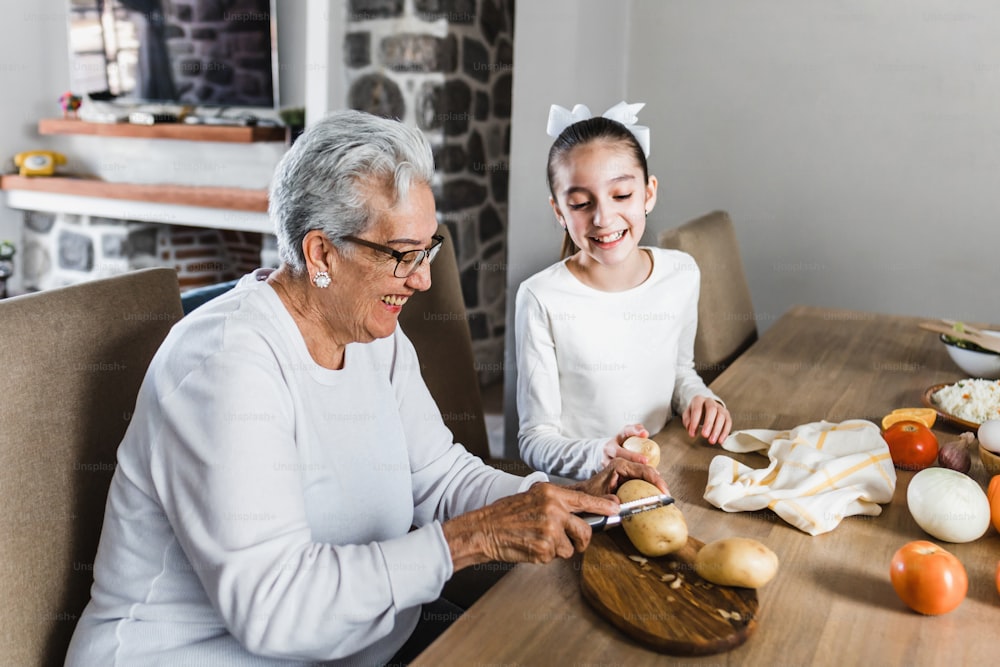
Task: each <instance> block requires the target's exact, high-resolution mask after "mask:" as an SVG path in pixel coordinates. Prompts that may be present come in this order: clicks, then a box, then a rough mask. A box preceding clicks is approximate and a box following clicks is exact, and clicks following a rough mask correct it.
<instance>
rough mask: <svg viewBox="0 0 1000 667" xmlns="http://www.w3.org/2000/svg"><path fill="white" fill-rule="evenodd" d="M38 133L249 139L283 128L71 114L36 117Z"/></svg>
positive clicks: (280, 135)
mask: <svg viewBox="0 0 1000 667" xmlns="http://www.w3.org/2000/svg"><path fill="white" fill-rule="evenodd" d="M38 132H39V134H87V135H93V136H98V137H133V138H142V139H177V140H181V141H220V142H225V143H253V142H257V141H271V142H278V141H285V128H283V127H263V126H232V125H188V124H186V123H158V124H156V125H134V124H132V123H88V122H86V121H82V120H76V119H73V118H45V119H42V120H40V121H38Z"/></svg>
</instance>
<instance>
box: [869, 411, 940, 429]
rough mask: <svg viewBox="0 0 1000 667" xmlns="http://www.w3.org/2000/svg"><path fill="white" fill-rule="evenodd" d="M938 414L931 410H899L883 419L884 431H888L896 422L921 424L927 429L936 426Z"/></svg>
mask: <svg viewBox="0 0 1000 667" xmlns="http://www.w3.org/2000/svg"><path fill="white" fill-rule="evenodd" d="M936 420H937V413H936V412H934V410H932V409H930V408H899V409H898V410H893V411H892V412H890V413H889V414H887V415H886V416H885V417H882V430H883V431H884V430H886V429H887V428H889V427H890V426H892V425H893V424H895V423H896V422H903V421H912V422H920V423H921V424H923V425H924V426H926V427H927V428H931V427H933V426H934V422H935V421H936Z"/></svg>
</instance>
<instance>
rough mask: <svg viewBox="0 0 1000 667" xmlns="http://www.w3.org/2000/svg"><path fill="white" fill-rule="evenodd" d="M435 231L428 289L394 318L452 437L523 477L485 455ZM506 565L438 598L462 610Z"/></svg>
mask: <svg viewBox="0 0 1000 667" xmlns="http://www.w3.org/2000/svg"><path fill="white" fill-rule="evenodd" d="M438 234H441V235H442V236H444V237H445V240H444V247H442V248H441V252H439V253H438V256H437V257H436V258H435V259H434V263H433V264H431V288H430V289H429V290H427V291H426V292H419V293H417V294H414V295H413V296H412V297H410V300H409V302H407V304H406V306H405V307H404V308H403V311H402V313H401V314H400V316H399V323H400V326H402V327H403V331H405V332H406V335H407V336H408V337H409V338H410V340H411V341H412V342H413V347H415V348H416V350H417V357H418V358H419V359H420V368H421V372H422V373H423V376H424V382H426V383H427V388H428V389H430V392H431V395H432V396H433V397H434V400H435V401H436V402H437V405H438V409H439V410H440V411H441V416H442V417H444V421H445V423H446V424H447V425H448V428H450V429H451V431H452V433H453V434H454V436H455V441H456V442H460V443H462V444H463V445H465V448H466V449H468V450H469V451H470V452H472V453H473V454H475V455H476V456H478V457H480V458H481V459H483V460H484V461H486V462H487V463H489V464H490V465H492V466H494V467H497V468H500V469H501V470H506V471H507V472H511V473H514V474H516V475H527V474H528V473H530V472H532V471H531V469H530V468H529V467H528V466H527V465H525V464H524V463H523V462H521V461H509V460H500V459H494V458H492V457H490V447H489V439H488V437H487V434H486V418H485V416H484V413H483V402H482V395H481V393H480V391H479V377H478V375H477V373H476V365H475V357H474V356H473V352H472V335H471V334H470V332H469V322H468V316H467V315H466V310H465V300H464V298H463V296H462V284H461V277H460V274H459V270H458V262H457V260H456V255H455V247H454V244H453V242H452V238H451V234H450V233H449V232H448V228H447V227H445V226H444V225H441V226H440V227H439V228H438ZM509 569H510V568H509V567H508V566H506V565H504V564H502V563H493V564H491V566H490V567H486V568H467V569H465V570H460V571H459V572H456V573H455V576H454V577H453V578H452V579H451V581H449V582H448V584H447V585H446V586H445V590H444V596H445V597H446V598H447V599H448V600H450V601H452V602H454V603H455V604H457V605H459V606H461V607H465V608H468V607H469V606H470V605H471V604H472V603H473V602H474V601H475V600H476V599H478V598H479V597H480V596H481V595H482V594H483V593H484V592H485V591H486V590H487V589H489V587H490V586H492V585H493V584H494V583H496V581H497V580H499V578H500V577H501V576H502V575H503V574H505V573H506V572H507V571H508V570H509Z"/></svg>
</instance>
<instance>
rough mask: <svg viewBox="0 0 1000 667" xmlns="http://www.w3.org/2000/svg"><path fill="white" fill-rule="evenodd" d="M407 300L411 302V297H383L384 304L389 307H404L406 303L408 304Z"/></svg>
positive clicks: (388, 295) (387, 295)
mask: <svg viewBox="0 0 1000 667" xmlns="http://www.w3.org/2000/svg"><path fill="white" fill-rule="evenodd" d="M407 300H409V297H406V296H394V295H392V294H386V295H385V296H384V297H382V303H384V304H386V305H388V306H402V305H403V304H404V303H406V302H407Z"/></svg>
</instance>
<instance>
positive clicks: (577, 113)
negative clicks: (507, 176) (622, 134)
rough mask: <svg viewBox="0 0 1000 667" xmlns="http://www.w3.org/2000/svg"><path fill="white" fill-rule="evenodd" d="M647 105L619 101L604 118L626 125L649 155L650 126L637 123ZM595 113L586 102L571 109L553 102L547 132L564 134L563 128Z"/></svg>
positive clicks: (606, 112)
mask: <svg viewBox="0 0 1000 667" xmlns="http://www.w3.org/2000/svg"><path fill="white" fill-rule="evenodd" d="M644 106H646V103H645V102H636V103H635V104H629V103H628V102H624V101H623V102H619V103H618V104H616V105H614V106H613V107H611V108H610V109H608V110H607V111H605V112H604V113H603V114H601V115H602V116H603V117H604V118H608V119H610V120H616V121H618V122H619V123H621V124H622V125H624V126H625V127H626V128H627V129H628V131H629V132H631V133H632V136H634V137H635V140H636V141H638V142H639V146H640V147H641V148H642V152H643V154H645V156H646V157H649V128H648V127H646V126H645V125H636V122H637V121H638V120H639V117H638V115H636V114H638V113H639V110H640V109H642V108H643V107H644ZM593 117H594V114H592V113H590V109H588V108H587V106H586V105H585V104H577V105H576V106H575V107H573V110H572V111H570V110H569V109H566V108H565V107H561V106H559V105H558V104H553V105H552V106H551V107H550V108H549V122H548V126H547V127H546V129H545V132H546V134H548V135H549V136H550V137H553V138H555V137H558V136H559V135H560V134H562V132H563V130H565V129H566V128H567V127H569V126H570V125H572V124H573V123H578V122H580V121H581V120H587V119H588V118H593Z"/></svg>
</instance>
